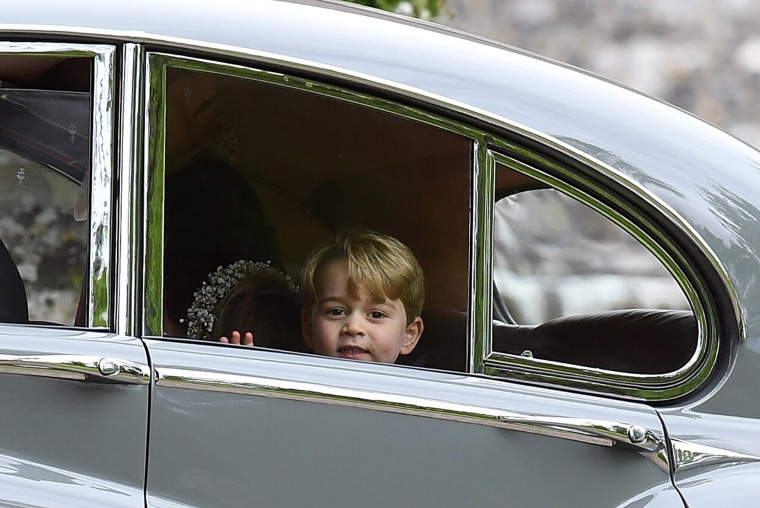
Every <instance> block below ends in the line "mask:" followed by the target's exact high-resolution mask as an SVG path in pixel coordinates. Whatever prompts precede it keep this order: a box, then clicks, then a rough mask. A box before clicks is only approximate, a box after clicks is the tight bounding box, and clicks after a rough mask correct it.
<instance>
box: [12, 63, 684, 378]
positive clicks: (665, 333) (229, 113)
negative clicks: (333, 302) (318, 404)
mask: <svg viewBox="0 0 760 508" xmlns="http://www.w3.org/2000/svg"><path fill="white" fill-rule="evenodd" d="M0 69H2V71H0V80H2V88H0V93H1V94H2V96H0V149H2V150H5V151H7V152H12V153H17V154H20V155H22V156H23V157H24V158H28V159H32V160H34V161H36V162H37V163H38V164H39V165H40V166H42V167H44V168H47V169H48V170H49V171H51V172H54V173H56V174H57V175H60V176H61V177H62V178H65V179H68V180H71V181H73V182H75V183H76V184H77V185H79V184H81V183H82V182H83V181H84V182H85V183H86V181H87V179H88V178H89V174H88V173H87V170H88V168H89V151H88V144H87V143H85V142H82V140H85V141H86V140H88V139H89V122H88V121H87V120H86V119H88V118H89V110H90V106H89V100H88V97H89V96H88V92H89V89H90V84H89V61H88V60H87V59H84V58H74V59H68V60H62V59H57V58H51V57H18V56H0ZM9 70H10V71H9ZM11 71H12V72H11ZM296 81H298V80H296ZM298 83H301V85H303V86H300V85H299V86H294V87H290V86H283V84H282V83H281V82H267V79H243V78H241V77H233V76H225V75H223V74H220V73H217V72H201V71H193V70H186V69H179V68H169V69H168V73H167V76H166V117H165V129H166V138H165V146H164V150H165V164H166V166H165V196H159V197H158V198H161V199H165V216H164V220H165V232H166V238H165V240H166V241H165V245H164V260H163V261H164V267H165V272H164V280H163V284H164V287H163V291H164V299H165V305H166V307H165V316H166V318H167V320H171V321H172V322H174V324H175V325H178V326H177V327H176V328H172V331H171V332H167V331H166V330H164V332H165V334H166V335H167V336H173V337H177V336H183V334H186V323H187V321H186V317H187V316H186V313H187V309H188V307H189V306H190V304H191V302H192V299H193V292H194V291H195V289H197V288H198V287H199V286H200V285H201V284H202V283H203V281H204V280H205V278H206V277H207V275H208V274H209V273H210V272H212V271H214V270H215V269H216V268H217V267H219V266H223V265H226V264H229V263H233V262H235V261H237V260H240V259H248V260H255V261H262V262H269V263H272V264H273V265H274V266H277V267H279V268H281V269H282V270H283V271H284V272H285V273H286V274H288V275H289V276H291V277H293V278H294V280H296V281H297V280H298V278H299V276H300V270H301V265H302V263H303V261H304V259H305V258H306V256H307V255H308V254H309V252H310V251H311V249H313V248H314V246H316V245H318V244H320V243H322V242H324V241H326V240H329V239H331V238H332V237H333V236H334V235H335V234H336V233H338V232H339V231H342V230H345V229H350V228H354V227H364V228H369V229H375V230H378V231H381V232H384V233H386V234H390V235H393V236H395V237H396V238H398V239H400V240H401V241H402V242H404V243H405V244H406V245H408V246H409V247H410V248H411V249H412V251H413V252H414V253H415V255H416V256H417V258H418V260H419V262H420V264H421V266H422V268H423V271H424V273H425V279H426V281H425V282H426V304H425V307H424V310H423V320H424V322H425V332H424V334H423V338H422V339H421V340H420V342H419V344H418V346H417V347H416V349H415V350H414V351H413V352H412V353H411V354H409V355H407V356H402V357H401V358H400V359H399V361H398V362H397V363H399V364H402V365H412V366H419V367H428V368H437V369H445V370H453V371H464V370H466V368H467V322H468V317H467V316H468V314H467V313H468V311H469V308H468V299H469V295H468V293H469V289H468V288H469V285H470V281H469V277H470V272H469V266H470V264H469V260H470V256H471V244H472V242H471V238H470V219H471V212H470V208H471V203H470V195H471V190H470V189H471V165H472V164H471V160H472V157H473V153H472V151H473V148H472V142H471V140H470V139H469V138H468V137H466V136H464V135H462V134H458V133H455V132H451V131H448V130H444V129H442V128H440V127H438V126H436V125H433V122H428V121H426V119H425V118H416V119H412V118H409V117H408V116H407V113H406V111H405V110H404V109H403V108H401V107H399V108H398V109H399V112H398V113H394V112H391V111H388V110H386V109H384V108H383V107H377V106H375V105H374V104H373V103H372V101H370V100H366V99H364V98H361V97H358V98H352V97H348V98H346V97H343V96H341V95H340V94H334V95H332V96H331V95H330V93H328V92H329V87H324V88H319V87H316V88H315V89H314V90H310V88H311V86H306V85H304V84H303V82H301V81H298ZM62 116H63V117H65V118H63V119H62ZM72 125H77V126H79V127H77V128H76V129H73V130H72V129H71V126H72ZM84 126H86V127H87V128H86V129H85V128H84ZM0 160H1V159H0ZM149 170H150V169H149ZM0 171H2V172H4V173H8V174H10V172H11V171H12V169H11V168H10V167H7V168H5V167H2V166H0ZM542 186H543V184H540V183H539V182H537V181H535V180H533V179H531V178H530V177H528V176H526V175H524V174H522V173H520V172H517V171H512V170H509V171H501V172H499V174H498V181H497V194H498V195H508V194H510V193H515V192H517V191H519V190H521V189H528V188H540V187H542ZM84 188H85V189H86V186H85V187H84ZM6 192H8V191H7V190H6ZM78 199H81V196H79V197H78ZM38 212H39V210H38ZM2 236H8V234H7V233H5V232H3V231H2V230H0V237H2ZM2 240H3V241H4V242H5V243H8V248H7V249H5V248H2V249H0V279H1V280H0V284H2V293H1V296H2V304H1V305H0V306H1V307H2V308H1V309H0V321H2V322H6V323H11V322H15V323H18V322H21V323H23V322H26V321H27V320H28V319H29V315H30V312H29V310H28V307H27V296H26V291H25V284H26V285H27V286H29V285H30V284H31V283H30V282H29V281H22V275H23V274H22V272H20V271H19V269H18V263H17V262H14V261H13V259H12V257H13V245H12V244H11V240H12V239H9V238H7V237H6V238H2ZM0 245H2V244H0ZM85 249H86V246H85ZM85 253H86V250H85V251H84V252H82V251H81V249H80V250H78V251H76V252H75V253H73V254H62V255H63V256H67V255H68V256H69V257H71V256H73V258H75V259H67V260H65V264H74V265H77V266H78V270H79V273H80V277H81V278H82V279H83V280H81V281H76V283H70V284H69V286H70V287H69V288H68V289H69V293H68V294H69V295H70V296H71V298H73V299H76V300H79V298H80V295H83V294H84V293H82V292H81V287H82V285H81V284H86V275H85V273H86V270H85V264H86V256H85ZM497 292H498V291H497ZM497 296H498V295H497ZM81 303H82V302H79V306H78V308H79V311H80V312H79V313H78V314H79V317H78V318H77V317H75V316H71V320H69V321H68V322H62V323H61V324H63V325H72V324H82V323H83V321H81V318H82V316H81V310H82V305H81ZM29 306H30V307H31V306H32V304H31V303H30V304H29ZM31 314H34V313H31ZM494 316H495V317H496V318H497V320H496V321H494V328H493V349H494V351H498V352H503V353H507V354H512V355H522V356H523V357H526V356H527V357H532V358H536V359H541V360H547V361H553V362H561V363H567V364H573V365H581V366H585V367H591V368H599V369H605V370H613V371H621V372H632V373H637V374H658V373H666V372H672V371H674V370H677V369H678V368H681V367H682V366H683V365H685V364H686V363H687V362H688V361H689V359H690V358H691V357H692V356H693V354H694V352H695V347H696V343H697V340H696V338H697V328H696V321H695V319H694V316H693V313H692V312H691V311H681V310H660V309H617V310H609V311H608V310H605V311H601V312H594V313H587V314H584V315H577V316H565V317H560V318H557V319H551V320H547V321H546V322H543V323H540V324H536V325H525V324H518V323H516V322H515V321H514V318H513V317H512V316H511V309H509V308H508V306H506V305H505V303H504V302H503V301H502V300H501V299H499V301H498V302H497V303H495V310H494ZM36 320H40V318H39V317H37V318H36ZM43 320H47V319H43ZM189 338H192V337H189ZM653 352H656V353H653Z"/></svg>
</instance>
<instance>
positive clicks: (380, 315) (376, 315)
mask: <svg viewBox="0 0 760 508" xmlns="http://www.w3.org/2000/svg"><path fill="white" fill-rule="evenodd" d="M369 315H370V317H372V319H382V318H384V317H385V314H384V313H382V312H380V311H379V310H373V311H372V312H370V313H369Z"/></svg>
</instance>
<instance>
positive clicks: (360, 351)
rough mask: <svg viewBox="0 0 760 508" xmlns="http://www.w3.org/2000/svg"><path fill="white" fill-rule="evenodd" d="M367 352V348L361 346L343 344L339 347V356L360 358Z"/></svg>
mask: <svg viewBox="0 0 760 508" xmlns="http://www.w3.org/2000/svg"><path fill="white" fill-rule="evenodd" d="M366 354H367V350H366V349H364V348H361V347H359V346H343V347H339V348H338V356H340V357H342V358H359V357H360V356H362V355H366Z"/></svg>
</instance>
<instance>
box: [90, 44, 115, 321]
mask: <svg viewBox="0 0 760 508" xmlns="http://www.w3.org/2000/svg"><path fill="white" fill-rule="evenodd" d="M88 48H91V49H92V50H93V52H94V55H93V57H94V62H93V66H92V72H93V80H92V112H93V118H92V130H91V132H92V139H91V140H90V144H91V147H92V148H91V150H92V163H91V165H90V178H91V181H90V266H89V273H90V284H89V291H88V307H87V308H88V311H89V312H88V319H89V320H88V324H89V326H92V327H108V326H109V325H110V324H111V323H110V319H109V310H110V307H111V273H110V272H111V270H112V266H111V235H112V234H113V232H112V224H111V218H112V213H113V205H112V196H113V193H114V189H113V186H114V179H113V177H114V175H113V167H114V153H113V135H114V127H113V124H114V115H115V110H114V95H115V84H114V79H115V78H114V75H115V71H114V52H115V49H114V48H113V47H112V46H99V47H88Z"/></svg>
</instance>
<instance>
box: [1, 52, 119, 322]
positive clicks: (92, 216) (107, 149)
mask: <svg viewBox="0 0 760 508" xmlns="http://www.w3.org/2000/svg"><path fill="white" fill-rule="evenodd" d="M0 54H15V55H46V56H61V57H87V58H91V59H92V62H93V63H92V83H91V86H92V92H91V105H90V108H91V117H90V118H91V122H92V125H91V129H90V202H89V224H90V226H89V245H88V262H87V270H88V274H89V277H88V279H89V280H88V282H87V292H86V295H85V299H86V312H85V319H86V322H85V326H87V327H92V328H109V327H111V326H112V324H113V323H112V319H111V314H110V309H111V303H112V292H111V272H112V271H113V269H114V268H113V260H112V253H111V239H112V234H113V232H112V230H113V227H114V225H113V224H112V218H113V213H112V210H113V200H112V196H113V195H114V176H115V175H113V169H112V168H113V167H114V165H113V161H114V151H113V134H114V118H115V110H114V97H115V85H114V75H115V70H114V65H115V47H114V46H111V45H102V44H76V43H52V42H8V41H0ZM80 305H81V302H80Z"/></svg>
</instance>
